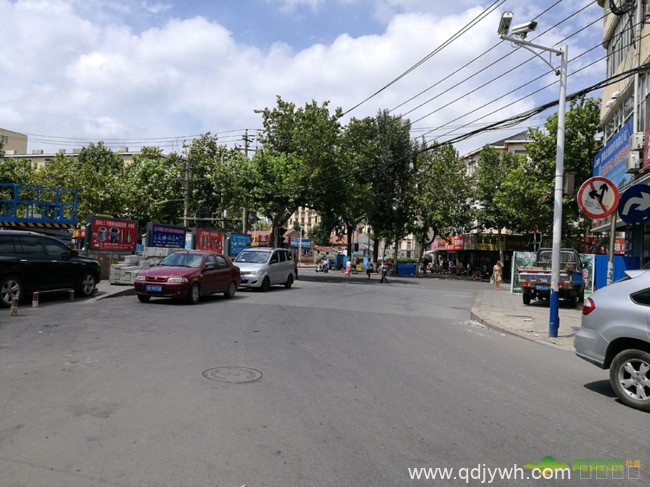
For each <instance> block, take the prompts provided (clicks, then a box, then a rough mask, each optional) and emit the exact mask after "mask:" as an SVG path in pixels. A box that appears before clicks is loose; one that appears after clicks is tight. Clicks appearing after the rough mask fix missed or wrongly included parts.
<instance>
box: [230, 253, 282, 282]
mask: <svg viewBox="0 0 650 487" xmlns="http://www.w3.org/2000/svg"><path fill="white" fill-rule="evenodd" d="M234 263H235V265H236V266H237V267H239V269H240V270H241V285H242V286H243V287H251V288H258V289H260V290H261V291H268V290H269V288H270V287H271V286H273V285H274V284H282V285H283V286H284V287H286V288H287V289H289V288H290V287H291V286H292V285H293V275H294V266H293V256H292V255H291V252H290V251H289V250H287V249H274V248H271V247H250V248H247V249H244V250H242V251H241V252H240V253H239V255H238V256H237V257H236V258H235V260H234Z"/></svg>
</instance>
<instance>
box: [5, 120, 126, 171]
mask: <svg viewBox="0 0 650 487" xmlns="http://www.w3.org/2000/svg"><path fill="white" fill-rule="evenodd" d="M0 140H1V141H2V145H3V148H2V150H1V152H0V157H2V158H11V159H16V160H27V161H30V162H31V163H32V164H33V166H34V167H43V166H45V165H46V164H48V163H49V162H50V161H51V160H52V159H54V157H56V156H57V155H58V154H63V155H65V156H71V157H76V156H78V155H79V153H80V152H81V148H75V149H72V150H69V151H68V150H66V149H59V150H58V151H57V152H54V153H52V152H45V151H43V150H42V149H34V150H32V151H31V153H30V154H28V153H27V142H28V137H27V135H25V134H21V133H18V132H12V131H11V130H6V129H3V128H0ZM113 152H114V153H115V154H118V155H119V156H120V157H121V158H122V160H123V161H124V163H125V164H131V163H132V162H133V158H134V157H135V156H136V155H138V154H139V152H132V151H129V148H128V147H117V148H115V149H113Z"/></svg>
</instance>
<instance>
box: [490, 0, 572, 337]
mask: <svg viewBox="0 0 650 487" xmlns="http://www.w3.org/2000/svg"><path fill="white" fill-rule="evenodd" d="M512 18H513V14H512V12H506V13H504V14H503V16H502V17H501V23H500V24H499V29H498V33H499V37H501V39H503V40H505V41H510V42H513V43H515V44H517V45H519V46H521V47H523V48H525V49H528V50H529V51H531V52H532V53H533V54H535V55H536V56H537V57H539V58H540V59H541V60H542V61H544V62H545V63H546V64H547V65H548V66H550V67H551V69H552V70H554V71H555V73H556V74H557V75H559V76H560V99H559V106H558V111H557V147H556V152H555V190H554V193H555V199H554V207H553V243H552V249H551V250H552V252H551V297H550V317H549V328H548V336H549V337H551V338H556V337H557V334H558V329H559V328H560V316H559V309H560V306H559V304H560V289H559V287H560V250H561V246H562V191H563V178H564V128H565V122H564V115H565V110H566V106H565V105H566V85H567V70H568V69H567V68H568V64H569V61H568V59H569V47H568V46H567V45H564V46H562V47H561V48H560V49H555V48H552V47H546V46H541V45H539V44H534V43H532V42H528V41H525V40H524V38H525V37H526V34H528V33H529V32H532V31H533V30H535V27H536V26H537V23H536V22H535V21H531V22H528V23H527V24H521V25H519V26H515V27H513V29H512V35H517V36H520V37H512V36H509V35H508V34H509V33H510V24H511V22H512ZM533 49H538V50H541V51H545V52H548V53H549V59H548V61H547V60H546V59H545V58H543V57H542V56H541V55H540V54H539V53H537V52H535V51H534V50H533ZM552 55H556V56H560V67H559V68H557V67H555V66H554V65H553V63H552V62H551V60H552Z"/></svg>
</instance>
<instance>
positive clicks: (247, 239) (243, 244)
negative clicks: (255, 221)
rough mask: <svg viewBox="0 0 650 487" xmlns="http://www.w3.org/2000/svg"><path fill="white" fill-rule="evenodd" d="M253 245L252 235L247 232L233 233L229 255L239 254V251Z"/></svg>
mask: <svg viewBox="0 0 650 487" xmlns="http://www.w3.org/2000/svg"><path fill="white" fill-rule="evenodd" d="M250 246H251V236H250V235H248V234H245V233H231V234H230V244H229V245H228V255H239V252H241V251H242V250H244V249H246V248H248V247H250Z"/></svg>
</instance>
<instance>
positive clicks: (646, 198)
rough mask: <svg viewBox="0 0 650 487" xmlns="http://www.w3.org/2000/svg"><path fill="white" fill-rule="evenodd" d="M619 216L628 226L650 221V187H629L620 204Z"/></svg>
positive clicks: (642, 185) (641, 185) (645, 185)
mask: <svg viewBox="0 0 650 487" xmlns="http://www.w3.org/2000/svg"><path fill="white" fill-rule="evenodd" d="M618 214H619V216H620V217H621V219H622V220H623V221H624V222H625V223H627V224H628V225H640V224H642V223H645V222H647V221H648V220H650V186H648V185H647V184H635V185H634V186H631V187H629V188H628V189H627V190H626V191H625V192H624V193H623V194H622V195H621V199H620V201H619V203H618Z"/></svg>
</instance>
